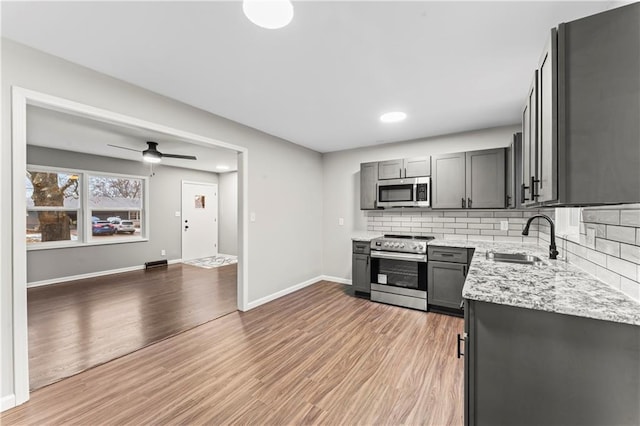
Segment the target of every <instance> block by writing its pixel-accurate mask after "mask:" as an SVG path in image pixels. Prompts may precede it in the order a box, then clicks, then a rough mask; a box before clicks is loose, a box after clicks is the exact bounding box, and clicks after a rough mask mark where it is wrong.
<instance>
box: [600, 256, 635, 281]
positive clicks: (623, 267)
mask: <svg viewBox="0 0 640 426" xmlns="http://www.w3.org/2000/svg"><path fill="white" fill-rule="evenodd" d="M607 269H609V270H611V271H613V272H615V273H616V274H620V275H622V276H623V277H627V278H629V279H632V280H635V281H637V280H638V265H637V264H635V263H632V262H629V261H626V260H622V259H619V258H617V257H613V256H610V255H607Z"/></svg>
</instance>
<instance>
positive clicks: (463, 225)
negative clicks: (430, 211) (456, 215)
mask: <svg viewBox="0 0 640 426" xmlns="http://www.w3.org/2000/svg"><path fill="white" fill-rule="evenodd" d="M446 226H448V227H449V228H454V229H457V228H465V229H466V228H467V226H468V224H466V223H460V222H456V223H447V225H446Z"/></svg>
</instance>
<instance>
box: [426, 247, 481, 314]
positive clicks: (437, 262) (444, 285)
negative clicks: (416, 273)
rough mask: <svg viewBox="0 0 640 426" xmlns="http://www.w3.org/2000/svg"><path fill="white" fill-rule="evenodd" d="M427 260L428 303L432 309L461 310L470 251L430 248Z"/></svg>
mask: <svg viewBox="0 0 640 426" xmlns="http://www.w3.org/2000/svg"><path fill="white" fill-rule="evenodd" d="M427 259H428V262H427V303H428V305H429V307H430V309H433V308H435V307H441V308H448V309H455V310H459V309H460V304H461V302H462V287H463V286H464V281H465V278H466V276H467V271H468V268H469V261H470V259H471V256H470V254H469V252H468V250H467V249H466V248H457V247H438V246H429V248H428V250H427ZM458 314H459V313H458Z"/></svg>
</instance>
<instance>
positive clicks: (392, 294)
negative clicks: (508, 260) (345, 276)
mask: <svg viewBox="0 0 640 426" xmlns="http://www.w3.org/2000/svg"><path fill="white" fill-rule="evenodd" d="M432 239H433V237H418V236H411V235H385V236H383V237H379V238H374V239H373V240H371V300H373V301H375V302H382V303H388V304H390V305H398V306H404V307H407V308H413V309H419V310H421V311H426V310H427V241H428V240H432Z"/></svg>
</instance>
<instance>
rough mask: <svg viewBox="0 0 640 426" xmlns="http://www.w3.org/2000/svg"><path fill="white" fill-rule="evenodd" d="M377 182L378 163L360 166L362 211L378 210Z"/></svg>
mask: <svg viewBox="0 0 640 426" xmlns="http://www.w3.org/2000/svg"><path fill="white" fill-rule="evenodd" d="M377 182H378V163H377V162H374V163H362V164H360V210H374V209H376V208H377V204H376V199H377V194H376V184H377Z"/></svg>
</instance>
